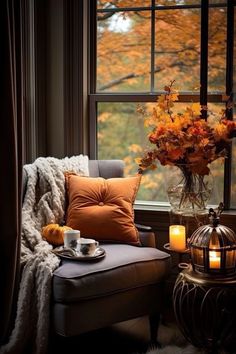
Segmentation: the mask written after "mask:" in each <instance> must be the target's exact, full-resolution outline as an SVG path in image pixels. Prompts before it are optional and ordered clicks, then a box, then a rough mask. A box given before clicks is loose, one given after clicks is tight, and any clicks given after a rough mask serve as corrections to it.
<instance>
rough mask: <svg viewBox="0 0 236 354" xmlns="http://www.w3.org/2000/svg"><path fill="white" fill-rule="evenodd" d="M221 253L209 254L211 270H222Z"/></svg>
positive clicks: (213, 252)
mask: <svg viewBox="0 0 236 354" xmlns="http://www.w3.org/2000/svg"><path fill="white" fill-rule="evenodd" d="M218 254H219V252H216V251H210V252H209V266H210V268H215V269H219V268H220V256H219V255H218Z"/></svg>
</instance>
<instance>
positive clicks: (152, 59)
mask: <svg viewBox="0 0 236 354" xmlns="http://www.w3.org/2000/svg"><path fill="white" fill-rule="evenodd" d="M154 7H155V0H152V10H151V81H150V83H151V90H150V92H153V91H154V85H155V79H154V76H155V10H154Z"/></svg>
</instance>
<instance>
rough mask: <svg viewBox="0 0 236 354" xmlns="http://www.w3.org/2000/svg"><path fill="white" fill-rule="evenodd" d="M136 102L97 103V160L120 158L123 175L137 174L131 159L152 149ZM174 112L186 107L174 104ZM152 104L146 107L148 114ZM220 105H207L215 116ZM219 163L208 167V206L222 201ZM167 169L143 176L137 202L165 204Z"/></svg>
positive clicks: (220, 162) (159, 166) (159, 169)
mask: <svg viewBox="0 0 236 354" xmlns="http://www.w3.org/2000/svg"><path fill="white" fill-rule="evenodd" d="M137 104H138V103H133V102H132V103H99V104H98V131H97V136H98V159H122V160H124V161H125V175H126V176H128V175H133V174H135V173H136V172H137V171H138V165H137V163H136V162H135V158H137V157H141V156H142V153H143V151H144V149H145V148H148V147H151V148H154V145H153V144H150V143H149V142H148V139H147V135H148V133H149V132H150V128H145V127H144V119H143V116H142V115H141V114H140V113H137ZM176 106H177V108H176V110H178V112H180V111H181V110H183V109H184V108H185V107H186V104H184V103H177V104H176ZM152 107H153V103H149V104H146V110H147V111H149V112H151V111H152ZM221 108H222V105H215V104H214V105H209V111H211V110H213V111H214V112H215V113H216V116H217V117H218V116H219V114H220V113H219V114H218V113H217V112H220V110H221ZM223 169H224V166H223V163H222V161H219V160H217V161H215V162H214V163H213V164H211V173H212V175H213V176H214V192H213V194H212V199H211V200H210V204H214V205H218V204H219V202H220V201H222V200H223V199H222V198H223ZM170 173H171V168H169V167H166V166H161V165H160V164H158V168H157V170H154V171H152V172H148V173H147V174H144V176H143V178H142V183H141V187H140V190H139V193H138V196H137V200H143V201H154V202H167V194H166V181H167V179H168V177H169V174H170Z"/></svg>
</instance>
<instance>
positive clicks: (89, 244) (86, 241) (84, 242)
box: [77, 237, 99, 256]
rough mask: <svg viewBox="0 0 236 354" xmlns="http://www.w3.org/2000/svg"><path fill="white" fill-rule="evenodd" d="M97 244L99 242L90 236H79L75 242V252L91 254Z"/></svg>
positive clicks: (83, 254)
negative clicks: (76, 242)
mask: <svg viewBox="0 0 236 354" xmlns="http://www.w3.org/2000/svg"><path fill="white" fill-rule="evenodd" d="M98 246H99V242H98V241H96V240H94V239H92V238H82V237H81V238H80V240H79V242H78V244H77V252H79V253H80V254H81V255H82V256H93V255H94V253H95V252H96V250H97V248H98Z"/></svg>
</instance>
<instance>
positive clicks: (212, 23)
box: [208, 8, 227, 92]
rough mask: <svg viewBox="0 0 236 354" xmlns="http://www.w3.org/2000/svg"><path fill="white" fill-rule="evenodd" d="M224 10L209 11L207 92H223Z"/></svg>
mask: <svg viewBox="0 0 236 354" xmlns="http://www.w3.org/2000/svg"><path fill="white" fill-rule="evenodd" d="M226 29H227V10H226V8H215V9H214V8H210V9H209V45H208V90H209V91H221V92H225V75H226Z"/></svg>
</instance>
